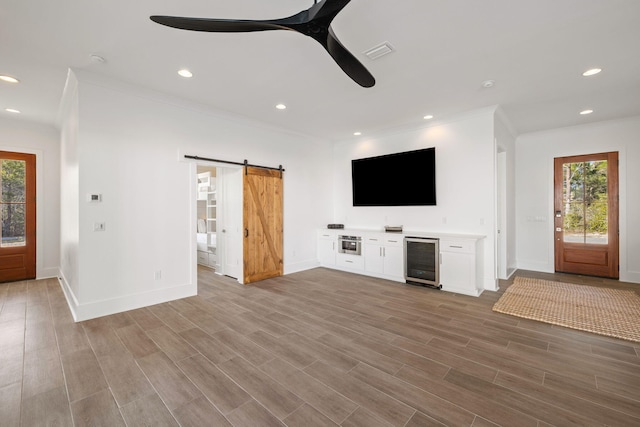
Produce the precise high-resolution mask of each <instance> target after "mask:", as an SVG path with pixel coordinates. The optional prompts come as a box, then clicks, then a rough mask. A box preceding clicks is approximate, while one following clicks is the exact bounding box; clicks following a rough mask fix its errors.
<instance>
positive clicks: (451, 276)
mask: <svg viewBox="0 0 640 427" xmlns="http://www.w3.org/2000/svg"><path fill="white" fill-rule="evenodd" d="M440 257H441V258H440V260H441V262H442V264H441V265H440V284H441V285H442V288H443V289H444V290H452V291H460V290H462V289H464V290H466V292H464V293H471V294H476V278H475V270H476V269H475V255H474V254H469V253H458V252H446V251H443V252H441V253H440Z"/></svg>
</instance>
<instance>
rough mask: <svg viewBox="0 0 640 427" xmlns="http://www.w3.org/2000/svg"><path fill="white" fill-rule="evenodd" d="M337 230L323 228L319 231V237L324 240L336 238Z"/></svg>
mask: <svg viewBox="0 0 640 427" xmlns="http://www.w3.org/2000/svg"><path fill="white" fill-rule="evenodd" d="M336 236H337V234H336V232H335V231H333V230H321V231H318V239H323V240H334V239H336Z"/></svg>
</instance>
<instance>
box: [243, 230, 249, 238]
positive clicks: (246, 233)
mask: <svg viewBox="0 0 640 427" xmlns="http://www.w3.org/2000/svg"><path fill="white" fill-rule="evenodd" d="M244 237H249V229H248V228H245V229H244Z"/></svg>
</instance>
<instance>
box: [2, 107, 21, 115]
mask: <svg viewBox="0 0 640 427" xmlns="http://www.w3.org/2000/svg"><path fill="white" fill-rule="evenodd" d="M4 111H8V112H9V113H14V114H20V110H16V109H15V108H5V109H4Z"/></svg>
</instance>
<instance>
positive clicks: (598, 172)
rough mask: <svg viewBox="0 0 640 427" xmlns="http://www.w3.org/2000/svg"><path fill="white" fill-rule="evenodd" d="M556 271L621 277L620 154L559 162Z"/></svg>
mask: <svg viewBox="0 0 640 427" xmlns="http://www.w3.org/2000/svg"><path fill="white" fill-rule="evenodd" d="M554 169H555V209H554V210H555V212H554V220H555V221H554V224H555V260H556V262H555V264H556V265H555V267H556V271H559V272H563V273H575V274H584V275H588V276H600V277H609V278H613V279H617V278H618V275H619V272H618V153H617V152H611V153H600V154H590V155H583V156H572V157H559V158H556V159H555V168H554Z"/></svg>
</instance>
